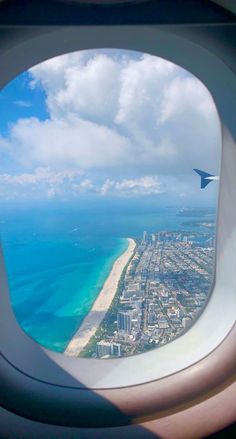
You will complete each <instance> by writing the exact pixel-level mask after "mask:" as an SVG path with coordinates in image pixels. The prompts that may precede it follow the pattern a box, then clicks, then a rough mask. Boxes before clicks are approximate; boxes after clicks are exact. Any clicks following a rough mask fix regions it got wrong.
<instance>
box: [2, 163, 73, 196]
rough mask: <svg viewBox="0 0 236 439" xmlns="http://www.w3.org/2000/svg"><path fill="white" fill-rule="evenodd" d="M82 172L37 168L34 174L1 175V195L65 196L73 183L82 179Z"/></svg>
mask: <svg viewBox="0 0 236 439" xmlns="http://www.w3.org/2000/svg"><path fill="white" fill-rule="evenodd" d="M81 175H82V172H81V171H72V170H71V169H68V170H66V169H64V170H63V171H57V170H53V169H51V168H37V169H35V170H34V171H33V172H28V173H23V174H18V175H14V174H7V173H5V174H0V186H1V195H2V196H3V195H5V198H9V195H10V194H11V198H16V197H17V194H18V196H19V194H20V196H21V197H28V196H30V195H32V194H35V193H37V194H38V195H39V196H45V195H46V196H47V197H48V198H53V197H55V196H56V195H65V194H66V193H67V192H68V191H69V190H70V187H71V184H72V182H74V181H76V180H78V178H81Z"/></svg>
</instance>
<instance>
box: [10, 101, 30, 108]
mask: <svg viewBox="0 0 236 439" xmlns="http://www.w3.org/2000/svg"><path fill="white" fill-rule="evenodd" d="M14 104H15V105H17V106H18V107H25V108H29V107H32V103H31V102H29V101H14Z"/></svg>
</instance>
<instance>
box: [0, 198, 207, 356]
mask: <svg viewBox="0 0 236 439" xmlns="http://www.w3.org/2000/svg"><path fill="white" fill-rule="evenodd" d="M178 210H179V208H157V207H156V208H154V209H152V210H151V211H150V210H148V209H146V211H141V209H140V206H123V207H122V208H121V206H120V205H119V204H117V205H112V204H108V205H104V206H100V207H99V208H98V207H97V206H93V205H92V206H83V207H81V206H57V205H49V206H43V207H42V206H41V207H40V206H37V207H35V206H31V207H30V206H28V207H19V206H18V207H17V208H16V207H15V206H14V207H8V208H4V209H2V212H1V216H0V227H1V241H2V245H3V251H4V257H5V260H6V267H7V274H8V280H9V286H10V296H11V301H12V304H13V309H14V312H15V315H16V318H17V320H18V321H19V323H20V324H21V326H22V327H23V329H24V330H25V331H26V332H27V333H28V334H29V335H30V336H32V337H33V338H34V339H35V340H37V341H38V342H39V343H41V344H42V345H44V346H46V347H48V348H50V349H53V350H55V351H59V352H62V351H63V350H64V349H65V348H66V345H67V344H68V342H69V340H70V339H71V337H72V336H73V334H74V333H75V332H76V330H77V329H78V327H79V326H80V324H81V322H82V320H83V318H84V316H85V315H86V314H87V313H88V311H89V310H90V308H91V306H92V304H93V302H94V300H95V299H96V297H97V295H98V293H99V291H100V290H101V288H102V286H103V283H104V281H105V280H106V278H107V276H108V274H109V272H110V270H111V268H112V265H113V263H114V261H115V260H116V258H117V257H118V256H119V255H120V254H122V253H123V252H124V251H125V250H126V248H127V246H128V241H127V237H133V238H140V237H141V236H142V232H143V230H147V231H148V232H156V231H158V230H177V229H179V230H182V229H183V226H182V225H181V224H182V223H183V221H184V220H186V219H185V218H182V217H178V216H176V213H177V212H178ZM191 219H192V218H191ZM184 229H188V227H186V226H185V227H184ZM195 230H196V228H195ZM204 232H205V230H204Z"/></svg>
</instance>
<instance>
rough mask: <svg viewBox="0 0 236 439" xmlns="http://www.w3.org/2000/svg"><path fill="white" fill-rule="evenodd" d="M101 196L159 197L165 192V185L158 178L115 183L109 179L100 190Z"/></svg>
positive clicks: (152, 177) (143, 178) (148, 177)
mask: <svg viewBox="0 0 236 439" xmlns="http://www.w3.org/2000/svg"><path fill="white" fill-rule="evenodd" d="M99 192H100V193H101V195H115V196H116V195H119V196H125V197H132V196H145V195H157V194H161V193H163V192H165V187H164V185H163V184H162V183H161V182H160V180H159V179H158V177H156V176H145V177H141V178H139V179H123V180H121V181H115V180H110V179H107V180H106V181H105V182H104V183H103V185H102V186H101V188H100V191H99Z"/></svg>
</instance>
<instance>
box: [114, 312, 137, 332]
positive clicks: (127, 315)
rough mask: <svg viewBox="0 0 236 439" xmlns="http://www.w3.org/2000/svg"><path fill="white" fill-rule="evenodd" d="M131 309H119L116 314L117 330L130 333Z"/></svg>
mask: <svg viewBox="0 0 236 439" xmlns="http://www.w3.org/2000/svg"><path fill="white" fill-rule="evenodd" d="M132 317H133V312H132V311H119V312H118V314H117V327H118V331H125V332H128V333H130V331H131V328H132Z"/></svg>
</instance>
